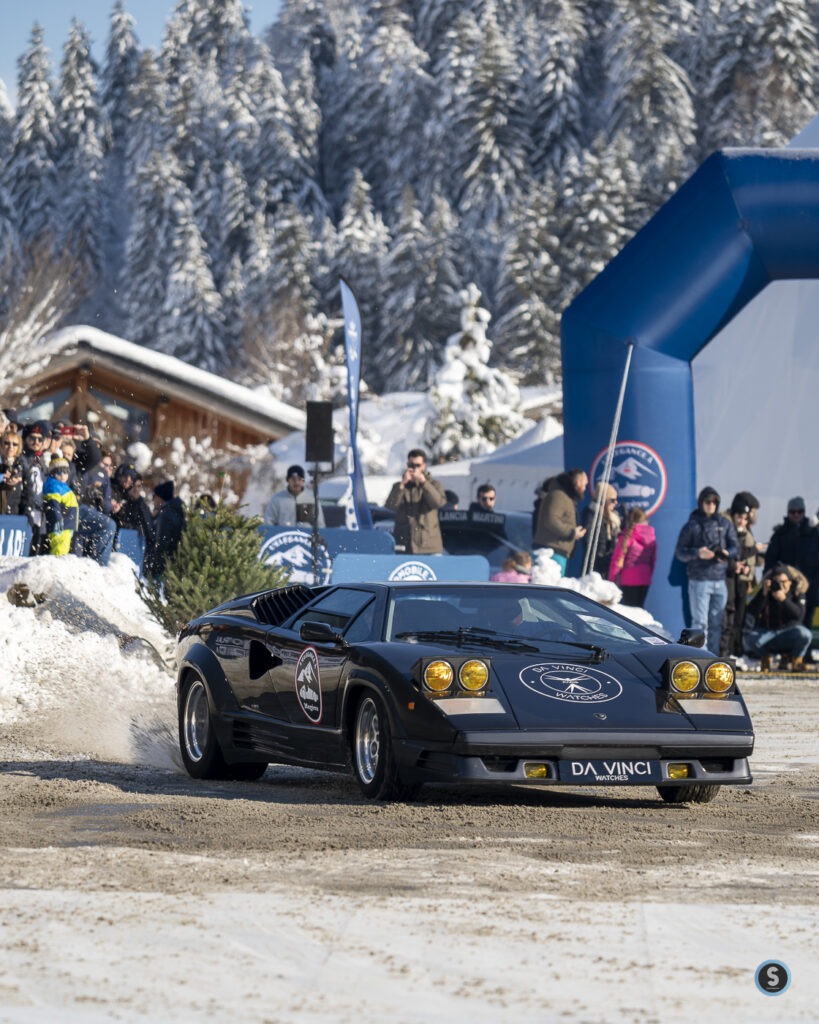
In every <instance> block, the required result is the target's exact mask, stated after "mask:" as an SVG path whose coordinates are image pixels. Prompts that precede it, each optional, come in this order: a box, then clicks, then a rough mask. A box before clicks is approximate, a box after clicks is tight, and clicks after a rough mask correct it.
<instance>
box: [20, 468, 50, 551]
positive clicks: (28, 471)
mask: <svg viewBox="0 0 819 1024" xmlns="http://www.w3.org/2000/svg"><path fill="white" fill-rule="evenodd" d="M20 464H21V465H22V467H23V493H22V495H21V497H20V512H21V514H22V515H24V516H27V517H28V521H29V523H31V527H32V529H33V530H34V531H35V533H37V532H39V531H42V530H43V529H44V527H45V513H44V511H43V484H44V483H45V478H46V474H47V470H46V468H45V460H44V459H43V457H42V455H35V454H34V453H33V452H30V451H29V452H26V451H24V452H23V454H22V455H21V456H20Z"/></svg>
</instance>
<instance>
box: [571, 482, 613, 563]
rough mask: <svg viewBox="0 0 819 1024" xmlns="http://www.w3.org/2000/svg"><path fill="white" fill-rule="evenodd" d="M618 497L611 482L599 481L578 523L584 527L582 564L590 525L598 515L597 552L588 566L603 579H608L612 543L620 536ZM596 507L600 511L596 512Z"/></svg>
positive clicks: (588, 539)
mask: <svg viewBox="0 0 819 1024" xmlns="http://www.w3.org/2000/svg"><path fill="white" fill-rule="evenodd" d="M618 501H619V498H618V496H617V491H616V490H615V489H614V487H612V485H611V484H604V483H599V484H598V485H597V487H595V489H594V498H593V499H592V501H591V502H590V503H589V504H588V505H587V507H586V508H584V509H583V514H582V515H581V517H580V525H581V526H582V527H583V528H584V529H585V531H586V533H585V535H584V536H583V564H584V565H585V562H586V550H587V548H588V546H589V544H590V543H591V541H592V527H593V525H594V520H595V518H596V517H597V516H598V515H600V516H601V519H600V532H599V534H598V538H597V552H596V554H595V556H594V564H593V565H590V566H589V572H591V571H592V570H594V572H599V573H600V575H601V576H602V577H603V579H604V580H605V579H608V575H609V568H610V566H611V556H612V554H613V553H614V545H615V544H616V543H617V538H618V537H619V536H620V529H621V525H622V524H621V522H620V516H619V515H618V513H617V503H618ZM598 509H600V512H599V513H598Z"/></svg>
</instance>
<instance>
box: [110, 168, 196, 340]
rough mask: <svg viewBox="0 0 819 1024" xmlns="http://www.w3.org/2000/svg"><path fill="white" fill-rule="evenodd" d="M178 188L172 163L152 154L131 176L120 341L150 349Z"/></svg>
mask: <svg viewBox="0 0 819 1024" xmlns="http://www.w3.org/2000/svg"><path fill="white" fill-rule="evenodd" d="M181 187H182V183H181V182H180V180H179V168H178V166H177V164H176V161H175V160H174V159H173V157H172V156H170V155H168V154H167V153H162V152H161V151H160V150H157V151H156V152H154V153H153V155H152V156H151V157H150V158H149V159H148V160H147V161H146V163H145V164H144V166H143V167H142V168H141V170H140V171H139V173H138V174H137V177H136V186H135V189H134V193H133V194H134V216H133V219H132V221H131V225H130V231H129V234H128V239H127V242H126V246H125V264H124V267H123V271H122V278H121V282H120V287H119V292H120V296H121V299H122V305H123V310H124V314H125V336H126V337H127V338H129V339H130V340H131V341H134V342H136V343H137V344H140V345H148V346H150V347H152V348H153V347H156V339H157V337H158V333H159V321H160V316H161V314H162V310H163V308H164V307H165V299H166V295H167V288H168V276H169V273H170V251H171V245H172V242H173V238H174V229H175V219H174V217H173V209H172V199H173V197H174V196H175V195H176V194H177V192H178V191H179V190H180V189H181Z"/></svg>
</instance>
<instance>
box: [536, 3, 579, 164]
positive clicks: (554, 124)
mask: <svg viewBox="0 0 819 1024" xmlns="http://www.w3.org/2000/svg"><path fill="white" fill-rule="evenodd" d="M547 12H548V14H547V17H546V18H543V17H539V16H538V15H537V14H535V13H530V14H528V15H527V16H526V18H525V19H524V21H523V31H524V39H523V48H524V51H525V52H527V53H528V59H527V61H526V63H525V64H524V69H525V70H524V78H523V90H524V94H525V95H524V102H525V105H526V110H527V113H526V115H525V116H526V120H527V122H528V124H529V135H530V155H529V164H530V167H531V170H532V173H533V174H534V176H535V177H536V178H537V179H538V180H539V181H543V180H544V178H545V177H546V175H547V173H548V172H549V171H550V170H551V171H555V172H559V171H560V169H561V168H562V167H563V166H564V165H565V163H566V160H567V158H568V157H569V156H572V155H574V156H578V157H579V156H580V154H581V153H582V151H583V147H584V144H585V141H586V136H587V134H588V123H587V121H588V119H587V115H586V99H585V96H584V91H583V86H584V82H583V79H582V65H583V57H584V55H585V52H586V50H587V47H588V29H587V26H586V23H585V20H584V16H583V15H584V6H583V5H582V4H577V3H576V2H575V0H552V2H551V3H549V5H548V8H547Z"/></svg>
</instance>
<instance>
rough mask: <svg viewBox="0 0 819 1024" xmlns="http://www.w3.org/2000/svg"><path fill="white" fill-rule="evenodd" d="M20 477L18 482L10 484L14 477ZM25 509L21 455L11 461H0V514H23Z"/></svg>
mask: <svg viewBox="0 0 819 1024" xmlns="http://www.w3.org/2000/svg"><path fill="white" fill-rule="evenodd" d="M18 476H19V477H20V482H19V483H18V484H13V485H12V484H9V483H8V481H9V480H11V479H12V478H13V477H18ZM24 514H25V513H24V511H23V463H22V462H21V461H20V457H19V456H18V457H17V458H15V459H13V460H12V461H11V462H10V463H6V462H0V515H8V516H21V515H24Z"/></svg>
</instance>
